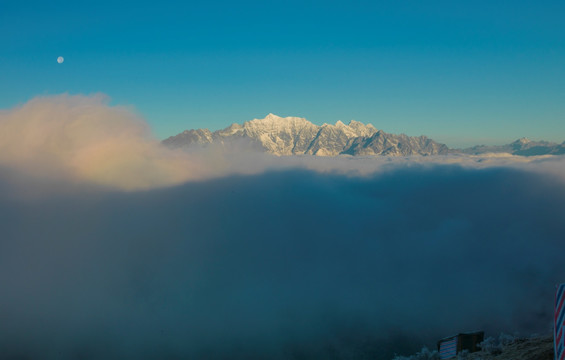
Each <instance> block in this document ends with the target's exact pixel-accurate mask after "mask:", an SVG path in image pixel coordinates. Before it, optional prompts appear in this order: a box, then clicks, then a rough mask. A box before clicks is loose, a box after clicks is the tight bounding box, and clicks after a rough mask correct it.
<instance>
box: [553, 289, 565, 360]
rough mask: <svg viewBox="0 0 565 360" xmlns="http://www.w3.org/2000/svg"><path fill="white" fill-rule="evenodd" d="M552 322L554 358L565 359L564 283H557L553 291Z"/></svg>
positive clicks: (556, 359)
mask: <svg viewBox="0 0 565 360" xmlns="http://www.w3.org/2000/svg"><path fill="white" fill-rule="evenodd" d="M554 324H555V326H554V334H553V343H554V346H555V360H565V284H561V285H558V286H557V292H556V293H555V315H554Z"/></svg>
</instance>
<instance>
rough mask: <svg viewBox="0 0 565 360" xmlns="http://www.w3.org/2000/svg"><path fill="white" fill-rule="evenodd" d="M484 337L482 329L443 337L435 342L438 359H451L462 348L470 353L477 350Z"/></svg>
mask: <svg viewBox="0 0 565 360" xmlns="http://www.w3.org/2000/svg"><path fill="white" fill-rule="evenodd" d="M484 338H485V333H484V331H477V332H472V333H465V334H457V335H454V336H450V337H446V338H443V339H441V340H440V341H438V342H437V350H438V352H439V357H440V359H451V358H453V357H455V356H457V354H459V353H460V352H462V351H464V350H467V351H468V352H470V353H472V352H475V351H479V350H481V349H480V348H479V346H478V345H479V344H480V343H482V342H483V340H484Z"/></svg>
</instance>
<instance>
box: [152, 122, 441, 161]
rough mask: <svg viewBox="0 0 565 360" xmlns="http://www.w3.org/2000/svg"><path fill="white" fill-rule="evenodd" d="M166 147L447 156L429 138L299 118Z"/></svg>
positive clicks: (205, 133) (182, 138)
mask: <svg viewBox="0 0 565 360" xmlns="http://www.w3.org/2000/svg"><path fill="white" fill-rule="evenodd" d="M163 143H164V144H165V145H166V146H168V147H171V148H191V147H195V146H207V145H209V144H219V145H222V146H230V145H232V144H235V143H238V144H242V143H243V144H247V145H249V146H251V147H253V148H256V149H259V150H262V151H266V152H269V153H271V154H275V155H302V154H309V155H318V156H336V155H342V154H347V155H389V156H404V155H445V154H447V153H448V148H447V146H446V145H444V144H439V143H437V142H435V141H433V140H432V139H429V138H428V137H426V136H417V137H416V136H407V135H404V134H401V135H395V134H388V133H385V132H384V131H382V130H377V129H376V128H375V127H374V126H373V125H371V124H367V125H365V124H363V123H361V122H358V121H354V120H351V121H350V122H349V124H348V125H346V124H344V123H342V122H341V121H338V122H337V123H336V124H335V125H331V124H324V125H322V126H318V125H315V124H312V123H311V122H309V121H308V120H306V119H304V118H299V117H285V118H282V117H279V116H276V115H273V114H269V115H267V116H266V117H265V118H264V119H254V120H251V121H246V122H244V123H243V125H239V124H232V125H230V126H229V127H227V128H225V129H223V130H218V131H215V132H211V131H210V130H208V129H198V130H186V131H183V132H182V133H180V134H178V135H175V136H171V137H169V138H168V139H166V140H164V141H163Z"/></svg>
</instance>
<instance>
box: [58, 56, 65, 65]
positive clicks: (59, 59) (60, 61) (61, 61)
mask: <svg viewBox="0 0 565 360" xmlns="http://www.w3.org/2000/svg"><path fill="white" fill-rule="evenodd" d="M63 61H65V59H64V58H63V57H62V56H59V57H58V58H57V62H58V63H59V64H62V63H63Z"/></svg>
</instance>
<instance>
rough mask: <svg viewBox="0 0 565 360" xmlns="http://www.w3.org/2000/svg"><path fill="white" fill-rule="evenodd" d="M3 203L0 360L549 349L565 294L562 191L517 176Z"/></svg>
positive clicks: (220, 184) (85, 192) (286, 182)
mask: <svg viewBox="0 0 565 360" xmlns="http://www.w3.org/2000/svg"><path fill="white" fill-rule="evenodd" d="M7 191H8V190H6V187H5V186H4V185H0V229H1V236H0V239H1V240H0V289H2V296H1V297H0V318H1V319H2V321H1V322H0V357H1V358H11V357H14V358H16V357H19V358H31V359H49V358H57V359H61V358H69V359H71V358H73V359H75V358H84V359H102V358H104V359H108V358H116V359H118V358H119V359H123V358H129V359H143V358H148V359H153V358H207V359H214V358H218V359H225V358H230V359H234V358H236V359H237V358H242V359H253V358H257V359H262V358H272V359H316V358H319V359H329V358H336V359H364V358H367V359H369V358H371V359H374V358H376V359H389V358H391V357H392V354H393V353H394V352H398V353H401V352H411V351H413V350H416V349H419V348H420V347H421V346H422V345H423V344H427V345H433V342H434V341H435V340H437V339H438V338H441V337H443V336H447V335H450V334H452V333H456V332H459V331H470V330H475V329H484V330H487V331H490V332H491V334H493V333H496V332H498V331H502V330H504V331H521V332H522V333H527V334H529V333H532V332H546V331H549V330H550V329H551V314H550V313H551V308H552V301H553V290H554V288H553V286H554V284H555V283H557V282H560V281H563V280H564V279H565V270H564V267H563V254H564V253H565V242H564V241H563V234H565V223H564V222H563V221H562V220H563V214H565V188H564V187H563V183H562V182H561V181H557V180H555V179H553V178H551V177H548V176H544V175H540V174H533V173H527V172H523V171H520V170H510V169H483V170H465V169H462V168H460V167H458V166H441V167H434V168H425V167H422V168H417V167H416V168H410V169H404V170H396V171H390V172H388V173H386V174H381V175H379V176H377V177H369V178H355V177H344V176H341V175H319V174H316V173H313V172H305V171H290V170H288V171H284V172H273V173H266V174H262V175H254V176H244V177H226V178H222V179H216V180H210V181H206V182H195V183H190V184H186V185H183V186H180V187H175V188H169V189H164V190H153V191H147V192H142V193H119V192H101V191H100V190H89V189H87V188H84V189H82V191H81V192H80V195H77V194H79V192H73V194H66V195H65V194H62V195H58V196H53V197H49V198H41V199H32V200H30V199H24V200H19V199H15V198H14V197H13V196H12V195H11V194H9V193H7Z"/></svg>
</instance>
